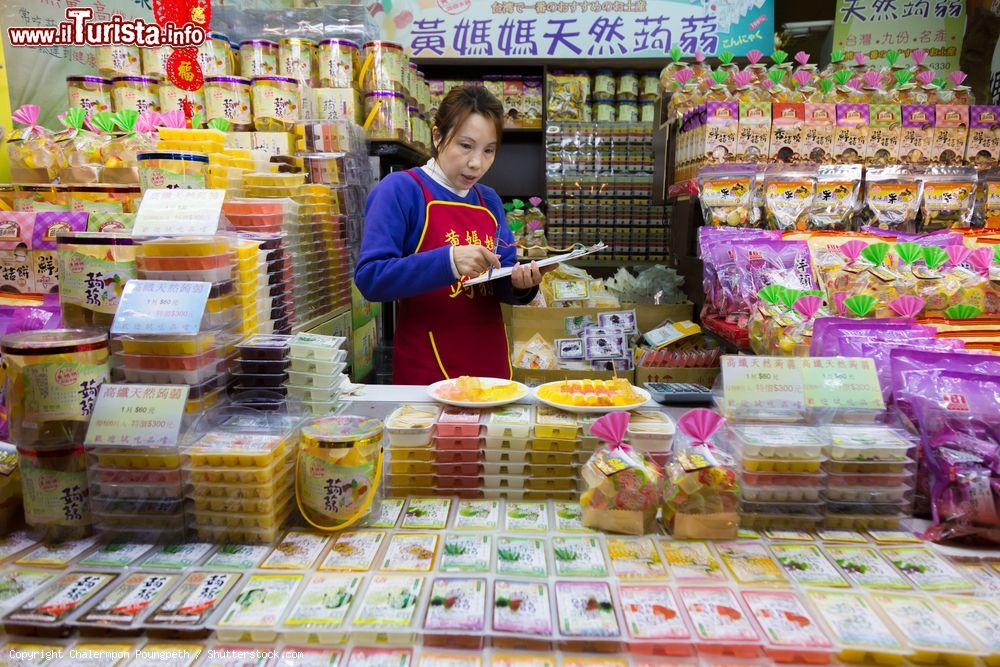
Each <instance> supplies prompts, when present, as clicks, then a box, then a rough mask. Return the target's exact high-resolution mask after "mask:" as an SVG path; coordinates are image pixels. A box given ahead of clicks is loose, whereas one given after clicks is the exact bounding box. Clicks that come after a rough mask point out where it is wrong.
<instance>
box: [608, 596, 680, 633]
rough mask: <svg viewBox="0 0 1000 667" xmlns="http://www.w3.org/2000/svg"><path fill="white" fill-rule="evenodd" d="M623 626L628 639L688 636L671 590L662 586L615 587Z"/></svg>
mask: <svg viewBox="0 0 1000 667" xmlns="http://www.w3.org/2000/svg"><path fill="white" fill-rule="evenodd" d="M618 595H619V598H620V599H621V605H622V615H623V616H624V618H625V627H626V628H627V629H628V633H629V636H630V637H632V639H677V640H682V639H688V638H690V636H691V633H690V631H688V629H687V626H686V625H685V624H684V619H683V618H682V617H681V613H680V608H679V607H678V605H677V601H676V600H675V599H674V594H673V592H672V591H671V590H670V589H669V588H668V587H666V586H622V587H620V588H619V589H618Z"/></svg>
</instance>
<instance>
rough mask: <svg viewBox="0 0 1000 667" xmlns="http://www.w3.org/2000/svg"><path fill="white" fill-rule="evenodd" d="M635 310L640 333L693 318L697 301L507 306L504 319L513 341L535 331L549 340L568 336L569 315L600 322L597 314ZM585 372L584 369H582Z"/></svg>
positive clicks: (528, 337)
mask: <svg viewBox="0 0 1000 667" xmlns="http://www.w3.org/2000/svg"><path fill="white" fill-rule="evenodd" d="M632 309H635V315H636V322H637V324H638V327H639V333H643V332H645V331H649V330H651V329H655V328H656V327H657V326H658V325H659V324H660V323H661V322H663V321H664V320H668V319H669V320H671V321H673V322H682V321H684V320H690V319H691V318H692V317H693V314H694V304H692V303H690V302H688V303H677V304H664V305H660V306H655V305H645V304H643V305H628V304H623V305H622V306H620V307H619V308H534V307H532V306H511V307H505V308H504V321H505V322H506V323H507V327H508V331H509V333H510V336H509V338H510V343H511V345H513V344H514V343H515V342H527V341H528V340H530V339H531V337H532V336H534V335H535V334H536V333H537V334H540V335H541V336H542V337H543V338H544V339H545V340H547V341H549V342H550V343H552V342H554V341H555V339H557V338H566V337H567V333H566V318H567V317H579V316H584V315H586V316H590V317H591V318H593V320H594V323H595V324H596V323H597V314H598V313H612V312H615V311H619V310H632ZM581 372H582V371H581Z"/></svg>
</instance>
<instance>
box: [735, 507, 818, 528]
mask: <svg viewBox="0 0 1000 667" xmlns="http://www.w3.org/2000/svg"><path fill="white" fill-rule="evenodd" d="M822 522H823V503H821V502H820V503H764V502H749V501H746V500H744V501H742V502H741V503H740V526H742V527H743V528H750V529H751V530H768V529H771V530H798V531H809V530H815V529H816V528H818V527H819V525H820V524H821V523H822Z"/></svg>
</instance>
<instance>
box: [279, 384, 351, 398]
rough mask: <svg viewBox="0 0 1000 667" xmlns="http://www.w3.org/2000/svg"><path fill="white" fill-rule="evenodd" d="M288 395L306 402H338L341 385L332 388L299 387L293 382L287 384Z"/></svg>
mask: <svg viewBox="0 0 1000 667" xmlns="http://www.w3.org/2000/svg"><path fill="white" fill-rule="evenodd" d="M285 389H287V390H288V396H289V397H290V398H293V399H295V400H297V401H306V402H336V401H337V399H338V398H339V397H340V386H339V385H338V386H336V387H332V388H330V389H317V388H316V387H297V386H295V385H293V384H286V385H285Z"/></svg>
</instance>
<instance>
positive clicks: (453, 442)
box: [433, 435, 483, 451]
mask: <svg viewBox="0 0 1000 667" xmlns="http://www.w3.org/2000/svg"><path fill="white" fill-rule="evenodd" d="M433 446H434V448H435V449H438V450H441V451H470V450H478V449H482V447H483V439H482V438H480V437H479V436H475V435H472V436H464V437H457V436H453V437H446V438H442V437H439V436H435V437H434V440H433Z"/></svg>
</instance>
